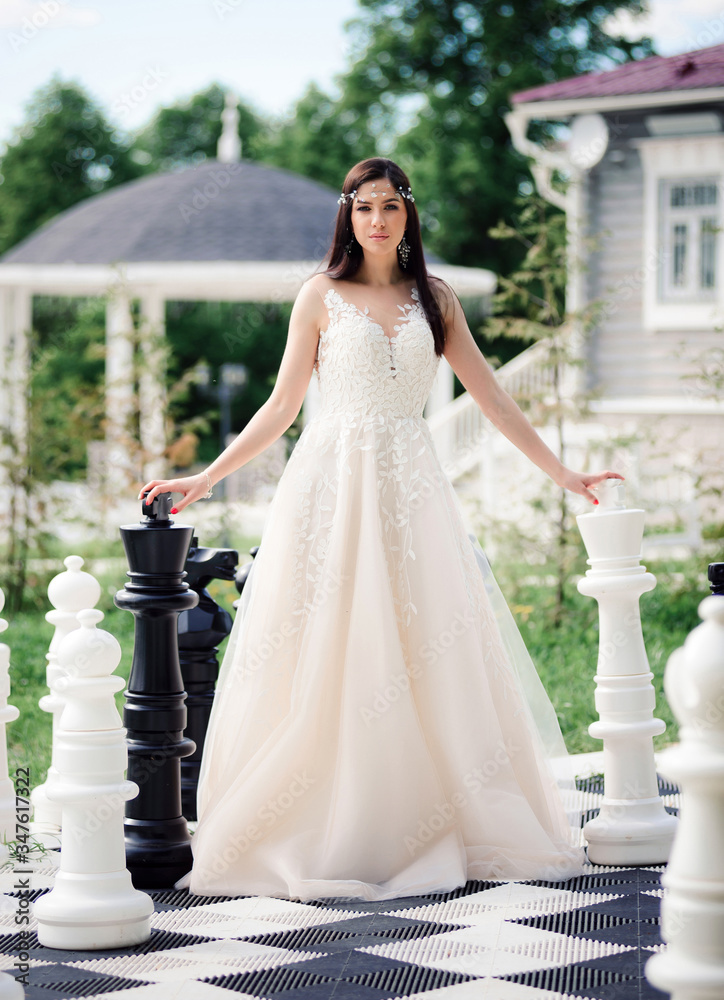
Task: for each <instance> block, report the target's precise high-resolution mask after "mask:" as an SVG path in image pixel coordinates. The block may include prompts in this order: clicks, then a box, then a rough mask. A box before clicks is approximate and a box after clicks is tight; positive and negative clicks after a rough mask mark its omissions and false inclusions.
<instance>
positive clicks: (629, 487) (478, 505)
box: [428, 340, 701, 554]
mask: <svg viewBox="0 0 724 1000" xmlns="http://www.w3.org/2000/svg"><path fill="white" fill-rule="evenodd" d="M555 348H556V345H555V344H552V343H551V342H550V341H548V340H541V341H538V342H536V343H535V344H533V345H531V346H530V347H528V348H527V349H526V350H524V351H522V352H521V353H520V354H519V355H517V356H516V357H515V358H513V359H512V361H509V362H508V363H507V364H505V365H502V366H501V367H500V368H498V369H497V370H496V372H495V377H496V379H497V381H498V382H499V384H500V385H501V386H502V387H503V388H504V389H505V390H506V391H507V392H508V393H510V395H511V396H512V397H513V398H514V399H516V400H517V401H518V402H519V403H520V402H522V401H523V400H536V399H538V400H542V401H544V402H549V401H552V400H553V398H554V388H555V387H554V379H555V368H554V366H553V364H552V363H551V351H552V350H555ZM560 377H561V379H562V384H561V395H562V397H563V398H564V399H570V398H572V397H573V396H574V394H575V391H576V385H577V379H578V369H577V368H576V367H574V366H573V365H568V366H564V367H563V371H562V373H561V376H560ZM428 425H429V427H430V431H431V433H432V437H433V441H434V443H435V450H436V451H437V454H438V456H439V457H440V460H441V462H442V465H443V469H444V471H445V474H446V475H447V476H448V478H449V479H450V480H451V481H452V482H453V483H455V487H456V492H457V493H458V496H459V498H460V500H461V502H463V504H464V505H467V504H468V503H470V504H471V506H470V508H469V510H470V511H471V513H472V514H473V515H474V516H479V515H481V514H482V515H483V516H484V517H493V518H500V519H502V520H517V521H521V522H528V521H530V519H531V514H532V512H531V508H530V504H529V502H528V500H529V499H530V496H531V495H533V494H534V493H535V491H536V490H537V489H538V488H539V487H540V485H541V484H542V483H543V482H544V480H545V479H546V478H547V477H545V476H544V475H543V473H541V472H540V471H539V470H538V469H537V468H536V467H535V466H532V465H531V463H530V462H529V461H528V459H527V458H526V457H525V456H524V455H522V453H521V452H519V451H518V449H517V448H515V446H514V445H512V444H511V443H510V442H509V441H508V439H507V438H506V437H505V436H504V435H503V434H501V433H500V432H499V431H498V430H497V429H496V428H495V427H494V426H493V425H492V424H491V423H490V421H489V420H488V419H487V418H486V417H485V416H483V413H482V411H481V409H480V407H479V406H478V404H477V403H476V402H475V400H474V399H473V397H472V396H471V395H470V393H468V392H464V393H462V394H461V395H460V396H458V397H457V398H456V399H454V400H453V401H452V402H451V403H448V404H447V405H446V406H444V407H443V408H442V409H440V410H438V411H437V412H436V413H433V414H432V415H431V416H430V417H429V418H428ZM537 430H538V433H539V434H540V435H541V437H542V438H543V439H544V441H545V442H546V444H548V446H549V447H550V448H551V449H552V450H553V451H556V443H555V433H554V430H555V429H554V427H553V426H552V425H548V426H542V427H538V428H537ZM621 432H625V433H628V434H631V432H632V425H631V422H630V420H629V419H628V418H625V420H622V424H621V426H620V427H616V426H612V425H611V423H610V422H609V423H602V422H600V421H599V420H596V419H595V418H594V420H593V421H590V420H586V419H585V418H584V419H582V420H580V421H576V422H572V421H568V422H567V425H566V429H565V439H566V454H567V459H566V461H567V464H568V465H569V466H571V467H573V468H580V469H595V468H605V464H606V463H607V462H609V463H610V462H611V458H610V454H609V453H610V450H611V449H610V442H611V440H612V439H613V438H616V437H617V435H618V434H620V433H621ZM633 433H634V436H635V428H634V429H633ZM689 464H690V463H689ZM616 469H617V471H620V472H622V473H623V475H624V476H625V477H626V496H627V501H628V505H629V506H641V507H644V509H646V510H647V512H648V514H649V518H648V522H650V525H649V526H650V529H651V530H650V533H649V537H647V539H646V549H647V551H648V552H649V553H652V554H653V549H656V550H657V551H658V550H659V547H663V551H664V553H665V552H666V550H667V549H670V547H671V546H674V545H679V546H681V547H682V549H683V550H686V551H691V550H692V549H696V548H697V547H698V546H699V545H700V544H701V523H700V522H701V512H700V510H699V504H698V502H697V499H696V495H695V494H696V490H695V487H694V483H695V478H696V475H695V473H696V470H695V469H693V468H688V467H687V463H686V461H685V456H683V455H682V454H681V453H680V452H673V453H671V454H670V455H669V456H668V460H667V461H665V462H664V464H663V466H662V463H661V456H658V460H657V458H655V457H654V456H651V455H649V454H648V452H647V449H646V447H645V446H643V445H642V443H639V444H632V445H629V446H628V447H627V448H617V449H616ZM521 483H525V484H526V488H525V489H524V490H521V489H520V484H521Z"/></svg>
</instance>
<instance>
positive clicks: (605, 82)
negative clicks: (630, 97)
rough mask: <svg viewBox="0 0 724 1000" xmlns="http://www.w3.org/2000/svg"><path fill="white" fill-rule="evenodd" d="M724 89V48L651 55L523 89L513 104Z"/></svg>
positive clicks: (719, 46) (715, 46)
mask: <svg viewBox="0 0 724 1000" xmlns="http://www.w3.org/2000/svg"><path fill="white" fill-rule="evenodd" d="M719 86H724V45H710V46H709V48H707V49H695V50H694V51H693V52H682V53H680V54H679V55H678V56H649V58H648V59H639V60H637V61H635V62H628V63H625V64H624V65H623V66H617V67H616V68H615V69H608V70H604V71H603V72H599V73H585V74H584V75H583V76H573V77H571V78H570V79H568V80H558V81H556V82H555V83H545V84H543V85H542V86H540V87H531V88H529V89H528V90H519V91H518V92H517V93H516V94H513V95H512V101H513V104H521V103H523V102H524V101H525V102H528V101H559V100H563V99H564V98H576V97H606V96H614V95H620V94H653V93H657V92H660V91H667V90H699V89H700V88H703V87H719Z"/></svg>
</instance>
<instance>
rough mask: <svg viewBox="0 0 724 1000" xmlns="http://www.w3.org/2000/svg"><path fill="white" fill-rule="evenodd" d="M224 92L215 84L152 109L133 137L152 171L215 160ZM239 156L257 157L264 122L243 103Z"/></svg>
mask: <svg viewBox="0 0 724 1000" xmlns="http://www.w3.org/2000/svg"><path fill="white" fill-rule="evenodd" d="M225 99H226V91H225V90H224V89H223V88H222V87H221V86H220V84H218V83H213V84H211V86H209V87H207V88H206V90H202V91H200V92H199V93H198V94H194V95H193V96H192V97H190V98H189V99H188V100H186V101H182V102H177V103H176V104H174V105H171V106H170V107H167V108H161V110H160V111H158V112H156V114H155V115H154V116H153V118H152V119H151V121H150V122H149V123H148V125H146V127H145V128H144V129H142V130H141V131H140V132H139V133H138V134H137V136H136V140H135V148H136V150H137V151H140V152H141V153H143V154H144V159H147V160H148V170H149V171H150V172H152V173H156V172H160V171H165V170H171V169H174V168H178V167H179V166H181V165H184V164H189V163H196V162H198V161H199V160H200V159H202V160H203V159H216V147H217V144H218V141H219V137H220V135H221V128H222V120H221V112H222V111H223V110H224V102H225ZM238 111H239V137H240V139H241V152H242V156H243V157H244V158H245V159H247V160H254V159H257V158H258V154H259V146H260V144H261V143H262V141H263V139H264V135H265V131H266V123H265V122H264V121H263V119H261V118H260V117H259V116H258V115H257V113H256V112H255V111H253V110H252V109H251V108H250V107H249V106H248V105H247V104H244V103H242V102H240V103H239V105H238Z"/></svg>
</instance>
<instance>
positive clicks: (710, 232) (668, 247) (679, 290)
mask: <svg viewBox="0 0 724 1000" xmlns="http://www.w3.org/2000/svg"><path fill="white" fill-rule="evenodd" d="M719 202H720V196H719V184H718V178H716V177H697V178H696V179H692V180H687V179H681V178H677V179H675V180H672V179H666V180H661V181H660V182H659V205H660V233H659V236H660V242H661V246H662V248H663V251H664V253H663V266H662V268H661V272H660V274H661V281H660V286H659V299H660V301H662V302H686V301H697V300H701V299H702V298H704V299H707V298H715V296H716V292H717V287H716V284H717V282H716V271H717V254H718V253H719V252H720V250H719V248H718V242H719V241H718V234H719V226H720V208H719Z"/></svg>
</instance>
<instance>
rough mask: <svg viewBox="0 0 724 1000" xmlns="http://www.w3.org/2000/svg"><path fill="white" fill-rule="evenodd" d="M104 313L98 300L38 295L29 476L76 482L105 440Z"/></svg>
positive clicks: (31, 403) (33, 350) (42, 481)
mask: <svg viewBox="0 0 724 1000" xmlns="http://www.w3.org/2000/svg"><path fill="white" fill-rule="evenodd" d="M104 369H105V312H104V307H103V303H102V302H101V301H100V300H98V299H88V300H78V299H65V298H58V297H56V296H38V297H37V298H36V303H35V331H34V336H33V341H32V344H31V371H30V399H29V407H30V412H29V416H30V423H29V430H30V433H29V435H28V441H29V445H30V451H29V458H30V474H31V476H32V478H33V480H34V481H35V482H37V483H50V482H53V480H55V479H74V478H76V477H77V475H78V474H79V473H82V472H83V471H84V470H85V468H86V449H87V446H88V442H89V441H91V440H100V439H102V438H103V417H104V389H103V383H104Z"/></svg>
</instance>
